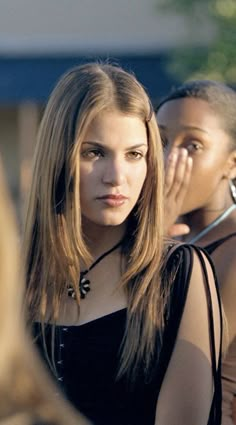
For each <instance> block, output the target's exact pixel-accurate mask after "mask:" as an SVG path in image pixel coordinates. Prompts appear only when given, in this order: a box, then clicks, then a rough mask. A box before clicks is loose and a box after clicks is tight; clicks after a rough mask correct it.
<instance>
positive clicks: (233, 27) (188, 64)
mask: <svg viewBox="0 0 236 425" xmlns="http://www.w3.org/2000/svg"><path fill="white" fill-rule="evenodd" d="M156 1H157V6H158V8H159V9H160V8H161V9H162V10H163V11H166V12H170V11H171V12H175V13H177V14H180V15H184V16H186V17H187V18H188V19H189V20H191V19H193V21H194V24H195V25H196V23H199V28H200V29H201V21H202V19H203V17H204V19H208V21H209V23H211V24H213V25H214V26H215V28H216V34H215V36H214V38H213V41H212V42H211V43H210V44H209V46H208V47H207V48H206V47H197V48H194V49H193V48H189V47H188V46H185V47H184V48H176V49H173V50H172V51H171V52H170V60H169V63H168V70H169V72H170V73H171V74H174V75H175V77H178V78H180V79H181V80H185V79H189V78H211V79H215V80H220V81H225V82H227V83H229V84H232V85H235V84H236V0H156Z"/></svg>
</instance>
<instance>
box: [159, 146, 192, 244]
mask: <svg viewBox="0 0 236 425" xmlns="http://www.w3.org/2000/svg"><path fill="white" fill-rule="evenodd" d="M192 163H193V161H192V158H191V156H189V155H188V151H187V149H184V148H173V149H172V150H171V152H170V154H169V155H168V157H167V160H166V174H165V229H166V235H168V236H171V237H176V236H181V235H185V234H187V233H189V231H190V229H189V227H188V226H187V225H186V224H183V223H176V220H177V218H178V217H179V215H180V214H181V210H182V205H183V201H184V198H185V196H186V194H187V190H188V187H189V182H190V177H191V172H192Z"/></svg>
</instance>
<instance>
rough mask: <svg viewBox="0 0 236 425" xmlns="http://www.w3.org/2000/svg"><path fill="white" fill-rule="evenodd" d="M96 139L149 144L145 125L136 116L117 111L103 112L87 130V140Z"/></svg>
mask: <svg viewBox="0 0 236 425" xmlns="http://www.w3.org/2000/svg"><path fill="white" fill-rule="evenodd" d="M94 138H95V139H98V141H99V140H100V141H101V142H109V143H111V142H112V140H117V141H119V140H120V141H121V140H122V141H124V142H125V140H127V141H128V140H129V139H137V141H142V142H147V130H146V125H145V123H144V122H143V121H142V120H141V119H140V118H139V117H137V116H135V115H127V114H124V113H122V112H119V111H116V110H115V111H103V112H100V113H99V114H98V115H97V116H96V117H95V118H94V119H93V120H92V122H91V123H90V124H89V126H88V128H87V131H86V135H85V140H86V139H94Z"/></svg>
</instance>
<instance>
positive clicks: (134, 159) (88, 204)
mask: <svg viewBox="0 0 236 425" xmlns="http://www.w3.org/2000/svg"><path fill="white" fill-rule="evenodd" d="M147 150H148V140H147V131H146V126H145V124H144V123H143V122H142V121H141V120H140V119H139V118H137V117H135V116H127V115H124V114H122V113H120V112H117V111H113V112H108V111H105V112H102V113H100V114H99V115H98V116H97V117H96V118H95V119H94V120H93V122H92V123H91V124H90V126H89V128H88V130H87V133H86V135H85V137H84V140H83V142H82V145H81V151H80V202H81V209H82V215H83V217H85V218H86V220H88V221H90V222H93V223H95V224H98V225H102V226H116V225H119V224H121V223H123V222H124V221H125V220H126V218H127V217H128V215H129V214H130V212H131V211H132V209H133V207H134V206H135V204H136V203H137V201H138V198H139V195H140V192H141V190H142V187H143V184H144V181H145V178H146V173H147V159H146V157H147Z"/></svg>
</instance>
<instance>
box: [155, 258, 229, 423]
mask: <svg viewBox="0 0 236 425" xmlns="http://www.w3.org/2000/svg"><path fill="white" fill-rule="evenodd" d="M204 261H205V264H206V267H207V273H208V280H209V288H210V296H211V301H212V307H213V318H214V335H215V351H216V358H217V362H218V357H219V351H220V331H221V324H220V308H219V304H218V298H217V292H216V286H215V280H214V277H213V272H212V269H211V266H210V264H209V262H208V260H207V259H206V258H204ZM204 279H205V278H204V274H203V270H202V266H201V263H200V261H199V259H198V257H197V255H196V254H195V253H194V255H193V269H192V274H191V278H190V283H189V289H188V294H187V298H186V303H185V307H184V311H183V316H182V319H181V322H180V327H179V331H178V335H177V340H176V343H175V347H174V350H173V353H172V356H171V359H170V362H169V366H168V368H167V371H166V374H165V378H164V380H163V383H162V387H161V391H160V395H159V398H158V402H157V407H156V421H155V425H180V424H181V425H207V423H208V418H209V412H210V408H211V404H212V397H213V393H214V385H213V376H212V361H211V349H210V338H211V334H210V331H209V319H208V304H207V297H206V290H205V286H204ZM173 302H174V303H178V299H176V300H173Z"/></svg>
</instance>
